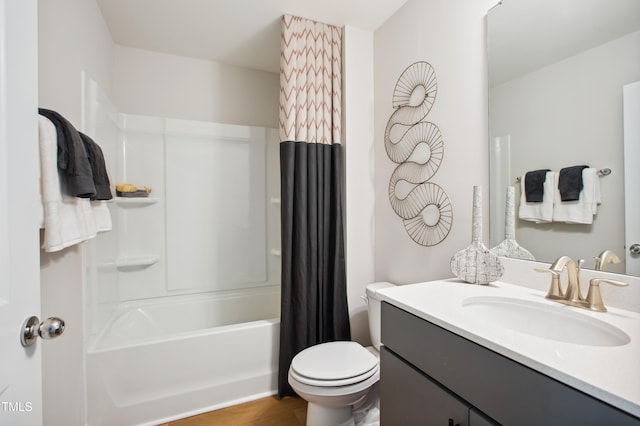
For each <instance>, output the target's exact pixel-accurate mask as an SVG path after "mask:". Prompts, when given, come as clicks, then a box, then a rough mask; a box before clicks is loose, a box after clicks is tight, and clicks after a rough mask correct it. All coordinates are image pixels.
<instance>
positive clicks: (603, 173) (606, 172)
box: [516, 167, 611, 183]
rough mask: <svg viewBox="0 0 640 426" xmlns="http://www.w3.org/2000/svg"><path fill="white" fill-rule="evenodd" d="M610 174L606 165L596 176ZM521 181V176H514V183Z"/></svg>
mask: <svg viewBox="0 0 640 426" xmlns="http://www.w3.org/2000/svg"><path fill="white" fill-rule="evenodd" d="M610 174H611V169H610V168H608V167H607V168H604V169H600V170H598V176H609V175H610ZM521 181H522V176H518V177H516V183H520V182H521Z"/></svg>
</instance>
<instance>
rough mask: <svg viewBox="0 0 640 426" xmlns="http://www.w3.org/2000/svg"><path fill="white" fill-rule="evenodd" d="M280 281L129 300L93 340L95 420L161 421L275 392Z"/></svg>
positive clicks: (90, 373)
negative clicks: (264, 285) (227, 289)
mask: <svg viewBox="0 0 640 426" xmlns="http://www.w3.org/2000/svg"><path fill="white" fill-rule="evenodd" d="M279 306H280V287H279V286H270V287H264V288H256V289H245V290H240V291H230V292H220V293H218V294H208V295H203V294H198V295H188V296H173V297H165V298H162V300H153V301H148V300H147V301H143V302H126V303H123V304H121V305H120V306H119V307H118V309H117V311H116V312H115V313H114V314H113V315H112V317H111V318H110V319H109V321H108V322H107V323H106V324H105V326H104V328H103V330H102V331H101V332H100V333H99V334H98V335H97V336H95V338H94V339H92V340H91V341H90V344H89V345H88V348H87V357H86V363H87V364H86V368H87V404H88V424H89V425H91V426H93V425H115V424H117V425H156V424H159V423H163V422H167V421H170V420H175V419H179V418H183V417H188V416H191V415H194V414H198V413H202V412H206V411H210V410H214V409H217V408H222V407H226V406H230V405H234V404H237V403H240V402H245V401H249V400H253V399H257V398H261V397H265V396H268V395H272V394H275V393H276V389H277V368H278V367H277V365H278V341H279Z"/></svg>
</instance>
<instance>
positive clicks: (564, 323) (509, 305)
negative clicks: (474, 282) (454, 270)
mask: <svg viewBox="0 0 640 426" xmlns="http://www.w3.org/2000/svg"><path fill="white" fill-rule="evenodd" d="M462 306H463V308H464V310H463V311H464V312H465V313H468V314H469V315H473V316H474V317H476V318H477V319H478V320H485V321H490V322H492V323H494V324H496V325H499V326H501V327H505V328H508V329H511V330H514V331H517V332H520V333H525V334H529V335H533V336H537V337H542V338H545V339H550V340H556V341H560V342H565V343H575V344H579V345H588V346H622V345H626V344H627V343H629V342H630V341H631V339H630V338H629V336H628V335H627V334H626V333H625V332H624V331H622V330H620V329H619V328H617V327H615V326H613V325H611V324H608V323H606V322H604V321H601V320H599V319H596V318H593V317H591V316H588V315H584V314H580V313H578V312H575V311H573V310H571V309H569V308H568V307H566V306H563V305H560V304H558V305H557V306H555V305H547V304H544V303H538V302H532V301H529V300H520V299H515V298H510V297H494V296H477V297H468V298H466V299H464V300H463V301H462ZM605 315H606V314H605Z"/></svg>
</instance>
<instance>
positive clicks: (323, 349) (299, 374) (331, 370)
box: [291, 342, 378, 386]
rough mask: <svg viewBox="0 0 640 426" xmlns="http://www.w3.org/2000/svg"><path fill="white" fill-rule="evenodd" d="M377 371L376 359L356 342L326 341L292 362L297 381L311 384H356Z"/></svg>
mask: <svg viewBox="0 0 640 426" xmlns="http://www.w3.org/2000/svg"><path fill="white" fill-rule="evenodd" d="M377 370H378V359H377V358H376V357H375V356H374V355H373V354H372V353H371V352H369V351H368V350H366V349H365V348H363V347H362V346H361V345H360V344H358V343H356V342H328V343H322V344H319V345H315V346H311V347H310V348H307V349H305V350H303V351H302V352H300V353H299V354H298V355H296V356H295V357H294V358H293V361H292V362H291V373H292V375H293V376H294V377H295V378H296V380H298V381H300V382H302V383H306V384H309V385H314V386H343V385H348V384H351V383H357V382H359V381H362V380H365V379H367V378H368V377H370V376H372V375H373V374H374V373H375V372H376V371H377Z"/></svg>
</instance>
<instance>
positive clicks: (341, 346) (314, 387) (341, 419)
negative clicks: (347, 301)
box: [289, 282, 394, 426]
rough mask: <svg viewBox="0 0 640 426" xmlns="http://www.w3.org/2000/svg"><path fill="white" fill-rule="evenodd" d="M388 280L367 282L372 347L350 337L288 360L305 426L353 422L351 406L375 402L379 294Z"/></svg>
mask: <svg viewBox="0 0 640 426" xmlns="http://www.w3.org/2000/svg"><path fill="white" fill-rule="evenodd" d="M393 286H394V285H393V284H391V283H387V282H381V283H375V284H369V285H368V286H367V297H366V300H367V301H368V313H369V331H370V334H371V342H372V344H373V347H367V348H365V347H363V346H362V345H360V344H359V343H356V342H349V341H339V342H328V343H321V344H319V345H315V346H311V347H309V348H307V349H305V350H303V351H301V352H300V353H298V354H297V355H296V356H295V357H294V358H293V360H292V361H291V367H290V368H289V384H290V385H291V387H292V388H293V390H294V391H296V393H297V394H298V395H300V397H302V398H304V399H305V400H306V401H307V402H308V406H307V426H347V425H348V426H353V425H354V424H355V422H354V415H353V411H354V406H358V405H362V404H363V402H364V401H365V400H366V401H368V402H370V401H374V402H375V403H377V386H375V385H376V384H377V383H378V380H379V379H380V370H379V368H380V367H379V358H380V354H379V352H378V351H379V350H380V297H379V295H378V294H377V293H378V290H380V289H383V288H388V287H393Z"/></svg>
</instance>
